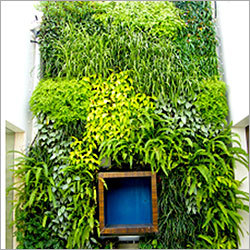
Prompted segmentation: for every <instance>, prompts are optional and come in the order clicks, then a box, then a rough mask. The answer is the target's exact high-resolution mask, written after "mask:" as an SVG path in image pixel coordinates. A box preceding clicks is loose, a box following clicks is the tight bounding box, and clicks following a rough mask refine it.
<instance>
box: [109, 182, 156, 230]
mask: <svg viewBox="0 0 250 250" xmlns="http://www.w3.org/2000/svg"><path fill="white" fill-rule="evenodd" d="M105 181H106V183H107V186H108V190H105V193H104V210H105V211H104V212H105V226H106V227H113V226H115V225H121V224H132V225H133V224H152V196H151V178H150V177H139V178H138V177H131V178H109V179H105Z"/></svg>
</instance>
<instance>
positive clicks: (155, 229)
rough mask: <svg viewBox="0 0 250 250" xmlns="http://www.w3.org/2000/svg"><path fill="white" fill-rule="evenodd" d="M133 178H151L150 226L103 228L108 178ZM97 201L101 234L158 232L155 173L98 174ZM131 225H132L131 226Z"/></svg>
mask: <svg viewBox="0 0 250 250" xmlns="http://www.w3.org/2000/svg"><path fill="white" fill-rule="evenodd" d="M133 177H151V197H152V220H153V223H152V225H150V226H148V225H147V226H145V224H138V225H133V226H131V227H130V226H127V225H126V227H123V226H121V227H105V215H104V190H105V188H104V183H103V181H105V179H108V178H133ZM98 192H99V196H98V200H99V222H100V233H101V234H144V233H156V232H158V209H157V187H156V173H152V172H151V171H138V172H105V173H103V172H101V173H99V174H98ZM131 225H132V224H131Z"/></svg>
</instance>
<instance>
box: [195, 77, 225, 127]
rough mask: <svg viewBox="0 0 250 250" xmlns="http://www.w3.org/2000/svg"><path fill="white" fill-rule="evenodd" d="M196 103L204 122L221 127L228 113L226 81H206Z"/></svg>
mask: <svg viewBox="0 0 250 250" xmlns="http://www.w3.org/2000/svg"><path fill="white" fill-rule="evenodd" d="M195 105H196V108H197V111H198V112H199V113H200V114H201V117H202V118H203V120H204V123H206V124H213V125H214V126H215V127H220V125H221V124H223V122H224V121H225V118H226V117H227V115H228V106H227V98H226V87H225V83H224V82H222V81H218V80H216V79H212V80H210V81H205V82H204V83H203V84H202V85H201V92H200V94H199V95H198V98H197V101H196V102H195Z"/></svg>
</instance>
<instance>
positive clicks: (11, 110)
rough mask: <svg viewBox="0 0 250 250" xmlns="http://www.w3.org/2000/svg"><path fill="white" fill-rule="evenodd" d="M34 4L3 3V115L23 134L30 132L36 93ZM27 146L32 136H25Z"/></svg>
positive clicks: (29, 2)
mask: <svg viewBox="0 0 250 250" xmlns="http://www.w3.org/2000/svg"><path fill="white" fill-rule="evenodd" d="M34 3H36V4H37V2H31V1H10V2H8V1H4V2H2V3H1V65H2V68H1V88H2V91H1V108H2V110H1V114H2V121H3V122H5V120H6V121H8V122H9V123H11V124H13V125H15V126H16V127H17V128H19V129H21V130H23V131H30V130H31V123H32V121H31V118H32V116H31V112H30V111H29V106H28V101H29V99H30V96H31V94H32V91H33V80H34V60H35V47H36V46H37V45H36V44H34V43H31V42H30V40H31V39H32V32H31V31H30V29H31V27H32V22H33V21H34V20H35V14H37V11H36V10H35V8H34ZM26 135H27V139H28V141H27V143H29V142H30V140H31V138H30V135H31V133H26Z"/></svg>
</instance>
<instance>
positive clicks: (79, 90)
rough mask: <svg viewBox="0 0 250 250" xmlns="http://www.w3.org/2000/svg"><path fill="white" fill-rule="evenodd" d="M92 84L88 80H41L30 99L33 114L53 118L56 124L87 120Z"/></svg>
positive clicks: (42, 117)
mask: <svg viewBox="0 0 250 250" xmlns="http://www.w3.org/2000/svg"><path fill="white" fill-rule="evenodd" d="M89 98H90V86H89V84H88V83H87V82H86V80H84V79H82V80H81V81H76V80H71V81H67V80H64V81H62V80H61V79H47V80H41V81H40V82H39V84H38V87H37V88H36V89H35V91H34V92H33V94H32V97H31V99H30V108H31V111H32V112H33V115H34V116H36V117H37V118H40V119H42V120H43V119H44V114H46V119H47V120H52V121H53V122H54V125H55V126H62V125H65V124H67V123H76V122H78V121H84V120H86V116H87V109H88V106H89Z"/></svg>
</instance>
